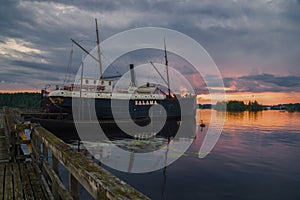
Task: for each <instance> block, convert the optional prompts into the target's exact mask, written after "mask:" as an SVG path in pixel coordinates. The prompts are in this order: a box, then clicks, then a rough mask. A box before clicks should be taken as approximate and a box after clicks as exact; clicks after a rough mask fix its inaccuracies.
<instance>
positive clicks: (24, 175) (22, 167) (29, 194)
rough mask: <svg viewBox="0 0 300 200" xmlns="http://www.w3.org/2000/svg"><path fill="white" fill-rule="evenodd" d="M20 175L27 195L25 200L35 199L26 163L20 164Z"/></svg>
mask: <svg viewBox="0 0 300 200" xmlns="http://www.w3.org/2000/svg"><path fill="white" fill-rule="evenodd" d="M19 167H20V172H21V173H20V174H21V181H22V185H23V191H24V195H25V199H28V200H31V199H34V195H33V190H32V187H31V184H30V180H29V177H28V174H27V169H26V165H25V163H20V165H19Z"/></svg>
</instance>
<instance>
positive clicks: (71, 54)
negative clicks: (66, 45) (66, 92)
mask: <svg viewBox="0 0 300 200" xmlns="http://www.w3.org/2000/svg"><path fill="white" fill-rule="evenodd" d="M73 47H74V44H73V42H72V47H71V51H70V56H69V62H68V67H67V72H66V74H65V80H64V85H65V84H66V83H67V82H69V81H70V68H71V67H72V60H73V51H74V48H73Z"/></svg>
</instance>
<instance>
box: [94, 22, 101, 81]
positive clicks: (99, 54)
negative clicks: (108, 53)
mask: <svg viewBox="0 0 300 200" xmlns="http://www.w3.org/2000/svg"><path fill="white" fill-rule="evenodd" d="M95 23H96V36H97V46H98V61H99V67H100V79H102V62H101V50H100V41H99V31H98V23H97V19H95Z"/></svg>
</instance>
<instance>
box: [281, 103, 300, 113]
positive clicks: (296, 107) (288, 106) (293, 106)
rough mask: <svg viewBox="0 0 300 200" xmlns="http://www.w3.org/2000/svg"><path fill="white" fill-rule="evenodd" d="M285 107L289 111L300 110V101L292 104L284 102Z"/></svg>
mask: <svg viewBox="0 0 300 200" xmlns="http://www.w3.org/2000/svg"><path fill="white" fill-rule="evenodd" d="M283 106H284V109H285V110H287V111H289V112H300V103H294V104H292V103H290V104H284V105H283Z"/></svg>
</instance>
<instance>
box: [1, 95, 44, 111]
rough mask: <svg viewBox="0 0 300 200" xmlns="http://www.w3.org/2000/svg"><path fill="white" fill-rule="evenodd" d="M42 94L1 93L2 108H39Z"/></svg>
mask: <svg viewBox="0 0 300 200" xmlns="http://www.w3.org/2000/svg"><path fill="white" fill-rule="evenodd" d="M40 98H41V94H40V93H27V92H26V93H0V108H1V107H3V106H8V107H14V108H39V107H40Z"/></svg>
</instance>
